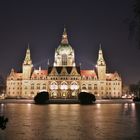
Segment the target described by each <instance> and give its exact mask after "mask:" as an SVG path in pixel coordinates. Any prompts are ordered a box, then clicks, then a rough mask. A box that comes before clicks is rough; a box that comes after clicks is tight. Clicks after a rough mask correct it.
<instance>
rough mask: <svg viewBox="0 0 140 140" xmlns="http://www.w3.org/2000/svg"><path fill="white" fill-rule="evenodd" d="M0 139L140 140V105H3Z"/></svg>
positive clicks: (1, 107) (0, 112)
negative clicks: (4, 120) (5, 122)
mask: <svg viewBox="0 0 140 140" xmlns="http://www.w3.org/2000/svg"><path fill="white" fill-rule="evenodd" d="M0 114H3V115H5V116H6V117H8V118H9V122H8V123H7V128H6V129H5V130H0V140H140V135H139V134H140V104H139V103H138V104H135V103H114V104H111V103H109V104H105V103H103V104H101V103H96V104H93V105H79V104H49V105H35V104H30V103H28V104H22V103H20V104H16V103H10V104H1V105H0Z"/></svg>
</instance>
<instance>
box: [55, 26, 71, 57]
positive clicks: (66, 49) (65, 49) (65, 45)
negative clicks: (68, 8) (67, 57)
mask: <svg viewBox="0 0 140 140" xmlns="http://www.w3.org/2000/svg"><path fill="white" fill-rule="evenodd" d="M56 53H57V54H60V55H61V54H71V53H73V49H72V47H71V46H70V44H69V42H68V37H67V32H66V29H65V28H64V32H63V35H62V40H61V44H60V45H59V46H58V48H57V50H56Z"/></svg>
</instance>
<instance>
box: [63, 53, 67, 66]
mask: <svg viewBox="0 0 140 140" xmlns="http://www.w3.org/2000/svg"><path fill="white" fill-rule="evenodd" d="M62 65H67V55H66V54H63V55H62Z"/></svg>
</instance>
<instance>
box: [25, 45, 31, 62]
mask: <svg viewBox="0 0 140 140" xmlns="http://www.w3.org/2000/svg"><path fill="white" fill-rule="evenodd" d="M31 63H32V60H31V54H30V48H29V44H28V48H27V50H26V55H25V59H24V64H31Z"/></svg>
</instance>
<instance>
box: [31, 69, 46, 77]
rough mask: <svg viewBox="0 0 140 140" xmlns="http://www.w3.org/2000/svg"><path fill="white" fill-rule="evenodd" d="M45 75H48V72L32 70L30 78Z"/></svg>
mask: <svg viewBox="0 0 140 140" xmlns="http://www.w3.org/2000/svg"><path fill="white" fill-rule="evenodd" d="M47 75H48V70H34V71H33V73H32V75H31V78H34V77H38V76H39V77H43V76H47Z"/></svg>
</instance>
